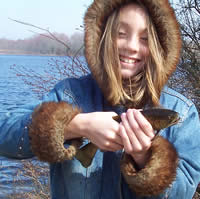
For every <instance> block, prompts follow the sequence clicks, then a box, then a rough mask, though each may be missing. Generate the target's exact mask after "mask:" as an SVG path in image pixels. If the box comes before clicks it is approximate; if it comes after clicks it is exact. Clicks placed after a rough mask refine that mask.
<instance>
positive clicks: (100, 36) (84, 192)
mask: <svg viewBox="0 0 200 199" xmlns="http://www.w3.org/2000/svg"><path fill="white" fill-rule="evenodd" d="M84 20H85V56H86V59H87V63H88V66H89V68H90V69H91V74H90V75H88V76H85V77H81V78H80V79H74V78H71V79H65V80H63V81H61V82H60V83H58V84H57V85H56V86H55V88H54V89H53V90H52V91H51V92H50V93H49V94H48V95H47V96H46V97H45V98H44V100H43V101H42V102H40V104H39V105H38V106H37V108H35V107H36V106H35V105H34V106H28V108H27V109H23V111H22V110H21V111H16V112H15V113H13V114H1V121H0V124H1V125H0V137H1V139H0V140H1V141H0V152H1V155H5V156H8V157H14V158H30V157H32V156H33V154H35V155H37V156H38V157H39V158H40V159H41V160H43V161H49V162H50V163H51V164H50V181H51V195H52V198H54V199H67V198H69V199H72V198H73V199H74V198H77V199H78V198H87V199H89V198H91V199H94V198H98V199H100V198H101V199H106V198H109V199H117V198H126V199H137V198H140V196H139V195H142V196H144V198H145V197H146V196H148V197H150V198H170V199H174V198H185V199H189V198H192V196H193V194H194V192H195V190H196V187H197V185H198V182H199V179H200V157H199V152H200V148H199V144H200V140H199V139H200V138H199V133H200V125H199V117H198V113H197V110H196V108H195V106H194V105H193V103H192V102H191V101H189V100H188V99H186V98H185V97H183V96H182V95H180V94H178V93H177V92H175V91H173V90H171V89H169V88H168V87H167V86H165V84H166V82H167V80H168V78H169V77H170V75H171V74H172V72H173V71H174V70H175V68H176V64H177V63H178V60H179V54H180V48H181V39H180V33H179V27H178V23H177V21H176V18H175V15H174V12H173V10H172V8H171V7H170V5H169V2H168V1H167V0H137V1H136V0H94V2H93V3H92V4H91V6H90V7H89V8H88V9H87V11H86V14H85V18H84ZM160 105H161V106H163V107H165V108H168V109H172V110H174V111H176V112H178V113H179V115H180V117H181V121H180V122H179V123H178V124H177V125H175V126H172V127H170V128H167V129H164V130H162V131H160V136H161V140H168V141H167V144H166V145H165V146H164V149H165V150H164V152H163V154H160V153H157V151H159V150H160V148H163V147H161V146H162V144H165V142H162V144H161V143H160V146H159V143H158V148H157V151H154V150H151V149H152V147H153V142H154V141H153V140H154V138H155V134H154V130H153V128H152V126H151V124H150V123H149V122H148V121H147V120H146V119H145V117H144V116H143V115H142V114H141V112H140V110H139V109H143V108H145V107H153V106H160ZM34 108H35V109H34ZM117 114H121V120H122V122H121V123H120V124H119V123H117V122H116V121H115V120H113V116H116V115H117ZM29 136H30V137H31V142H29ZM74 138H87V140H90V141H91V142H92V143H93V144H95V145H96V146H97V147H98V148H100V149H101V150H98V151H97V153H96V155H95V157H94V160H93V162H92V165H91V166H90V167H88V168H84V167H82V165H81V164H80V163H79V161H78V160H76V159H75V158H73V159H72V160H69V159H70V158H68V159H67V160H66V157H71V158H72V157H73V156H74V155H75V154H76V148H77V147H78V146H79V145H80V144H79V142H78V141H77V142H74V141H73V139H74ZM163 138H165V139H163ZM62 139H64V140H65V144H66V145H65V147H66V148H68V147H69V148H68V150H67V149H65V148H59V147H58V146H60V145H63V143H62ZM170 143H171V144H170ZM172 144H173V146H174V147H175V149H176V150H173V147H171V146H172ZM170 147H171V148H172V149H171V148H170ZM60 149H61V150H60ZM123 149H124V151H125V155H124V158H123V160H122V161H121V159H122V151H123ZM165 151H166V153H165ZM66 153H67V154H66ZM157 154H158V155H157ZM166 154H168V156H166ZM169 154H170V155H169ZM176 154H178V157H179V163H178V167H176V166H177V159H176ZM120 161H121V166H120ZM155 168H156V169H155ZM174 168H175V170H176V178H174V176H173V175H175V174H174V173H171V171H172V172H173V169H174ZM121 172H122V175H121ZM166 173H167V175H166ZM166 176H167V177H166ZM167 178H170V179H173V182H171V184H169V182H168V179H167ZM135 179H138V180H136V181H135ZM149 179H151V180H149Z"/></svg>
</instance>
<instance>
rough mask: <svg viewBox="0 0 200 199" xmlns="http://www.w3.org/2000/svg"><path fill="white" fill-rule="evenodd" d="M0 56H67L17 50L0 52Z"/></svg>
mask: <svg viewBox="0 0 200 199" xmlns="http://www.w3.org/2000/svg"><path fill="white" fill-rule="evenodd" d="M0 55H28V56H67V55H56V54H42V53H31V52H26V51H18V50H16V51H15V50H12V51H11V50H1V49H0Z"/></svg>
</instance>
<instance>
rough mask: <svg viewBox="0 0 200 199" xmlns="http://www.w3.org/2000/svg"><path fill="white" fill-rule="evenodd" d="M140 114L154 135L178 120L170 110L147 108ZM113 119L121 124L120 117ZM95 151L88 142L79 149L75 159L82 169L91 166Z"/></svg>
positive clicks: (93, 146)
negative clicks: (153, 131) (154, 132)
mask: <svg viewBox="0 0 200 199" xmlns="http://www.w3.org/2000/svg"><path fill="white" fill-rule="evenodd" d="M141 113H142V114H143V115H144V117H145V118H146V119H147V120H148V121H149V123H150V124H151V126H152V128H153V129H154V130H156V131H157V133H156V135H157V134H158V132H159V130H161V129H164V128H167V127H170V126H172V125H175V124H177V123H178V122H179V120H180V117H179V114H178V113H177V112H175V111H173V110H170V109H164V108H149V109H144V110H141ZM113 119H114V120H115V121H117V122H119V123H120V122H121V117H120V116H119V115H117V116H114V117H113ZM156 135H155V136H156ZM97 150H98V147H97V146H95V145H94V144H93V143H91V142H90V143H88V144H86V145H85V146H83V147H82V148H80V149H79V150H78V151H77V154H76V155H75V157H76V159H77V160H79V161H80V163H81V164H82V166H83V167H85V168H87V167H89V166H90V165H91V163H92V160H93V158H94V156H95V154H96V152H97Z"/></svg>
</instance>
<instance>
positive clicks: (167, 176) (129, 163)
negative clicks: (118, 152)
mask: <svg viewBox="0 0 200 199" xmlns="http://www.w3.org/2000/svg"><path fill="white" fill-rule="evenodd" d="M150 150H151V157H150V159H149V161H148V162H147V164H146V166H145V168H143V169H141V170H139V171H137V168H136V166H135V164H134V161H133V159H132V157H131V156H130V155H127V154H124V156H123V158H122V161H121V172H122V174H123V176H124V178H125V180H126V182H127V184H128V185H129V187H130V189H131V190H132V191H134V192H135V193H136V194H137V195H140V196H153V195H158V194H161V193H162V192H163V191H164V190H165V189H166V188H167V187H169V186H170V184H171V183H172V182H173V180H174V179H175V177H176V168H177V164H178V156H177V153H176V150H175V148H174V147H173V145H172V144H171V143H169V141H168V140H166V139H164V138H163V137H161V136H157V137H156V138H155V139H154V141H153V142H152V146H151V148H150Z"/></svg>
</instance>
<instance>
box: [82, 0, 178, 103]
mask: <svg viewBox="0 0 200 199" xmlns="http://www.w3.org/2000/svg"><path fill="white" fill-rule="evenodd" d="M139 1H140V2H141V3H142V4H143V5H144V6H145V7H146V9H147V11H148V13H149V14H150V16H151V18H152V20H153V22H154V25H155V27H156V30H157V33H158V37H159V40H160V43H161V46H162V48H163V50H164V55H165V66H166V67H165V68H166V79H165V81H164V82H167V80H168V78H169V76H170V75H171V74H172V73H173V72H174V70H175V69H176V65H177V63H178V61H179V56H180V50H181V36H180V31H179V25H178V23H177V20H176V17H175V14H174V11H173V9H172V8H171V6H170V4H169V2H168V0H139ZM130 2H134V0H94V2H93V3H92V4H91V5H90V7H89V8H88V10H87V12H86V14H85V18H84V22H85V56H86V59H87V62H88V64H89V67H90V69H91V72H92V74H93V76H94V78H95V79H96V81H97V82H98V85H99V86H100V88H101V89H102V91H103V93H104V96H107V93H110V91H108V88H107V87H106V86H105V85H104V84H105V82H104V77H105V70H103V68H102V66H98V65H97V49H98V46H99V43H100V40H101V37H102V34H103V31H104V28H105V22H106V20H107V18H108V17H109V15H110V14H111V13H112V12H113V10H115V9H117V8H119V7H121V6H123V5H124V4H127V3H130ZM111 104H112V102H111Z"/></svg>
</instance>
